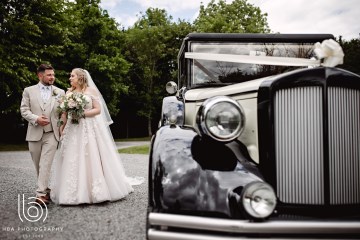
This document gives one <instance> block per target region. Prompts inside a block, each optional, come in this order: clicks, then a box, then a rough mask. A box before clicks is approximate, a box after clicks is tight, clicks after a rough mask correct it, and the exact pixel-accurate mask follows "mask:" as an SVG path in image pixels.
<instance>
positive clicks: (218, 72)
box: [190, 42, 314, 87]
mask: <svg viewBox="0 0 360 240" xmlns="http://www.w3.org/2000/svg"><path fill="white" fill-rule="evenodd" d="M313 46H314V44H313V43H311V44H310V43H309V44H307V43H301V44H297V43H262V44H259V43H257V44H254V43H194V42H193V43H191V50H190V51H191V52H196V53H211V54H232V55H243V56H273V57H285V58H290V57H291V58H306V59H311V58H312V57H314V52H313ZM190 64H191V67H190V69H191V72H190V74H191V75H190V76H191V78H190V79H191V86H192V87H197V86H207V85H227V84H233V83H239V82H244V81H249V80H252V79H257V78H261V77H266V76H270V75H275V74H279V73H282V72H286V71H289V70H293V69H295V68H299V67H294V66H274V65H261V64H249V63H234V62H225V61H213V60H201V59H193V60H191V61H190Z"/></svg>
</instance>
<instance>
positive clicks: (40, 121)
mask: <svg viewBox="0 0 360 240" xmlns="http://www.w3.org/2000/svg"><path fill="white" fill-rule="evenodd" d="M37 123H38V124H39V125H40V126H46V125H48V124H49V123H50V121H49V118H48V117H46V116H44V115H41V116H39V117H38V119H37Z"/></svg>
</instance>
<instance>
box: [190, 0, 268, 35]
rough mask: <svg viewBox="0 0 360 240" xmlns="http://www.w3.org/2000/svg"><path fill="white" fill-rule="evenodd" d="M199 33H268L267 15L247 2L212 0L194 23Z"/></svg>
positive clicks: (243, 0)
mask: <svg viewBox="0 0 360 240" xmlns="http://www.w3.org/2000/svg"><path fill="white" fill-rule="evenodd" d="M194 25H195V29H196V31H197V32H214V33H268V32H270V29H269V26H268V23H267V14H266V13H262V12H261V10H260V8H259V7H255V6H254V5H252V4H250V3H248V2H247V1H246V0H234V1H232V2H231V3H226V1H225V0H219V1H215V0H212V1H211V2H210V3H209V4H208V5H207V6H206V7H205V6H204V5H202V4H201V5H200V13H199V16H198V18H197V19H196V20H195V21H194Z"/></svg>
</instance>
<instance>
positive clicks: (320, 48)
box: [314, 39, 344, 67]
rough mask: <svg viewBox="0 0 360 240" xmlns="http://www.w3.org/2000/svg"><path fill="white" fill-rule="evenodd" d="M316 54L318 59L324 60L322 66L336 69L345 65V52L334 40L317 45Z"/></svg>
mask: <svg viewBox="0 0 360 240" xmlns="http://www.w3.org/2000/svg"><path fill="white" fill-rule="evenodd" d="M314 52H315V54H316V56H317V57H318V59H324V60H323V62H322V64H321V65H322V66H324V67H335V66H336V65H339V64H343V59H344V52H343V50H342V48H341V46H340V44H339V43H337V42H336V41H334V40H333V39H328V40H324V41H323V42H322V43H321V44H320V43H319V42H317V43H315V49H314Z"/></svg>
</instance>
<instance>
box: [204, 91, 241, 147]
mask: <svg viewBox="0 0 360 240" xmlns="http://www.w3.org/2000/svg"><path fill="white" fill-rule="evenodd" d="M244 123H245V117H244V111H243V110H242V108H241V107H240V105H239V104H238V103H237V102H236V101H235V100H233V99H231V98H229V97H225V96H220V97H213V98H209V99H208V100H206V101H205V102H204V103H203V105H202V106H201V107H200V110H199V113H198V116H197V124H198V127H199V129H200V131H201V133H202V134H206V135H208V136H210V137H212V138H213V139H215V140H218V141H223V142H226V141H232V140H234V139H235V138H237V137H238V136H239V135H240V133H241V131H242V130H243V127H244Z"/></svg>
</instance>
